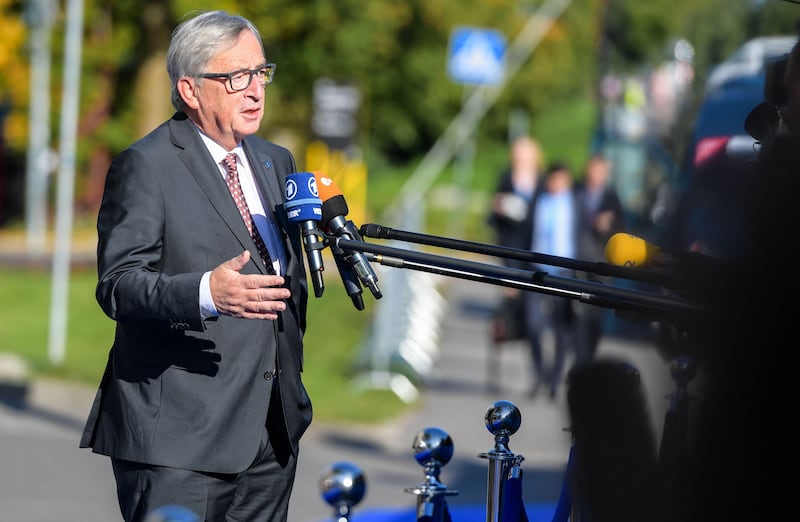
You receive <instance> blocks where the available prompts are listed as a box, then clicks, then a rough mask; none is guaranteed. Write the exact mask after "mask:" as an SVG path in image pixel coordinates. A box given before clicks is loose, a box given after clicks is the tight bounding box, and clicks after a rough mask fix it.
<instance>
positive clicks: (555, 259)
mask: <svg viewBox="0 0 800 522" xmlns="http://www.w3.org/2000/svg"><path fill="white" fill-rule="evenodd" d="M360 232H361V235H362V236H364V237H371V238H374V239H395V240H398V241H405V242H409V243H417V244H421V245H428V246H434V247H441V248H448V249H451V250H461V251H463V252H472V253H474V254H485V255H489V256H494V257H500V258H504V259H515V260H518V261H527V262H530V263H537V264H542V265H550V266H558V267H562V268H569V269H571V270H578V271H581V272H591V273H593V274H597V275H604V276H610V277H617V278H622V279H632V280H635V281H642V282H646V283H655V284H663V285H666V286H671V284H672V283H673V281H672V279H673V278H671V277H670V276H669V274H665V273H661V272H657V271H653V270H643V269H640V268H632V267H627V266H617V265H613V264H610V263H604V262H600V261H597V262H594V261H583V260H580V259H572V258H568V257H559V256H553V255H549V254H542V253H538V252H532V251H530V250H523V249H521V248H509V247H501V246H497V245H487V244H484V243H477V242H474V241H464V240H460V239H452V238H447V237H441V236H432V235H429V234H419V233H416V232H408V231H405V230H397V229H393V228H390V227H385V226H383V225H376V224H371V223H368V224H364V225H361V229H360Z"/></svg>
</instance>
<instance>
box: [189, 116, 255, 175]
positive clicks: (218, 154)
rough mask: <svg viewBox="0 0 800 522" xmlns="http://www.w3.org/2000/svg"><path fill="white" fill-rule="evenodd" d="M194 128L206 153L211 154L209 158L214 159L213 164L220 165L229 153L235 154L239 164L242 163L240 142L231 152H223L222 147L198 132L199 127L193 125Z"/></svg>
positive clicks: (201, 132)
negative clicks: (206, 150)
mask: <svg viewBox="0 0 800 522" xmlns="http://www.w3.org/2000/svg"><path fill="white" fill-rule="evenodd" d="M195 128H196V129H197V132H198V133H199V134H200V138H201V139H202V140H203V144H204V145H205V146H206V148H207V149H208V152H209V153H211V157H212V158H214V163H216V164H217V165H219V164H220V163H222V160H224V159H225V156H227V155H228V154H229V153H231V152H233V153H235V154H236V155H237V156H238V157H239V162H240V163H241V162H242V161H243V160H242V158H244V149H243V148H242V142H239V143H237V144H236V146H235V147H234V148H233V150H225V148H224V147H223V146H222V145H220V144H219V143H217V142H216V141H214V140H212V139H211V138H210V137H208V135H207V134H206V133H204V132H203V131H202V130H200V128H199V127H197V126H196V125H195Z"/></svg>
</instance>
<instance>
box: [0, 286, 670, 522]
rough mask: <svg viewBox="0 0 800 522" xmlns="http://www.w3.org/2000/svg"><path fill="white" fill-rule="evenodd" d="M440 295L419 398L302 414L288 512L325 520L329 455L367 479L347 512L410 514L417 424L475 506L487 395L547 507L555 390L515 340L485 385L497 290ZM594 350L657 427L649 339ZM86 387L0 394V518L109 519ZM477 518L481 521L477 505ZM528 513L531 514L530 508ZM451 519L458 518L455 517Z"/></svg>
mask: <svg viewBox="0 0 800 522" xmlns="http://www.w3.org/2000/svg"><path fill="white" fill-rule="evenodd" d="M444 293H445V297H446V298H447V302H448V307H449V308H448V311H447V312H446V313H445V314H444V324H443V327H442V334H441V354H440V359H439V360H438V362H437V365H436V368H437V369H436V373H435V375H434V376H433V377H432V378H431V380H430V382H428V383H427V386H426V387H425V388H424V389H423V390H422V399H421V403H420V404H419V406H418V407H417V408H416V409H415V410H414V411H412V412H410V413H408V414H407V415H405V416H403V417H401V418H399V419H395V420H393V421H391V422H388V423H386V424H383V425H380V426H377V427H369V428H366V427H361V426H351V427H340V426H331V425H328V424H325V423H322V422H315V423H312V426H311V428H310V429H309V431H308V432H307V434H306V436H305V437H304V439H303V441H302V442H301V455H300V460H299V468H298V473H297V479H296V484H295V488H294V494H293V497H292V500H291V507H290V517H289V518H290V521H291V522H328V521H332V520H334V518H333V508H332V507H331V506H329V505H327V504H326V503H325V501H324V500H323V498H322V496H321V492H320V489H319V480H320V478H321V476H322V473H323V471H324V469H325V468H327V467H328V466H330V465H332V464H333V463H335V462H340V461H346V462H350V463H352V464H355V465H356V466H358V467H360V468H361V470H362V471H363V473H364V476H365V479H366V483H367V487H366V495H365V497H364V499H363V500H362V502H361V503H359V504H358V505H357V506H355V507H354V509H353V516H352V520H353V522H359V520H366V519H367V518H368V516H369V515H370V514H374V513H378V512H380V511H381V510H385V509H386V508H392V509H393V510H396V511H397V512H401V511H403V512H408V513H409V514H412V515H411V516H412V518H410V519H408V520H409V521H410V522H413V520H414V518H413V509H414V507H415V505H416V497H415V496H414V495H413V494H410V493H407V492H406V491H405V490H406V489H407V488H413V487H415V486H417V485H418V484H419V483H420V482H421V481H422V480H423V479H424V473H423V469H422V467H421V466H420V465H419V464H418V463H417V462H416V460H415V458H414V456H413V452H412V442H413V439H414V436H415V435H416V434H417V433H418V432H419V431H421V430H423V429H425V428H428V427H438V428H441V429H443V430H445V431H447V432H448V433H449V434H450V436H451V438H452V440H453V444H454V456H453V458H452V460H451V461H450V462H449V463H448V464H447V465H446V466H445V467H444V468H443V469H442V473H441V476H440V480H441V482H442V483H444V484H445V485H446V486H447V487H448V488H449V489H452V490H457V491H458V494H457V495H455V496H451V497H448V498H447V502H448V505H449V506H451V507H452V508H453V510H457V509H460V508H471V509H472V511H473V512H474V511H475V510H478V511H479V512H481V513H485V511H481V510H483V509H484V508H483V506H485V499H486V476H487V469H488V462H489V461H487V460H486V459H483V458H480V457H479V454H481V453H484V452H486V451H489V450H490V449H492V448H493V447H494V440H493V436H492V434H491V433H489V432H488V430H487V429H486V427H485V424H484V415H485V412H486V410H487V408H488V407H489V406H491V405H492V404H493V403H494V402H495V401H497V400H508V401H511V402H513V403H514V404H515V405H516V406H517V407H518V408H519V409H520V413H521V415H522V424H521V427H520V429H519V431H518V432H517V433H516V434H514V435H513V436H512V437H511V440H510V443H509V447H510V449H511V451H513V452H514V453H515V454H517V455H522V456H523V457H524V461H523V463H522V468H523V471H524V484H523V497H524V500H525V502H526V505H531V506H534V505H540V504H543V505H545V506H548V505H549V504H551V503H553V502H555V500H556V499H557V498H558V494H559V491H560V487H561V481H562V478H563V469H564V465H565V463H566V459H567V455H568V451H569V442H570V441H569V434H568V433H567V432H566V431H564V429H565V428H566V427H567V426H568V419H567V416H566V405H565V400H564V396H563V393H562V394H561V395H559V396H558V397H557V398H556V399H555V400H550V399H548V398H547V397H545V396H541V397H537V398H536V399H528V398H527V397H526V395H525V391H526V390H527V388H528V381H527V378H528V368H529V366H528V365H529V357H528V353H527V347H526V346H524V345H523V344H521V343H516V344H515V343H508V344H507V345H504V346H503V348H502V350H501V353H500V358H501V364H500V375H501V376H502V379H501V382H500V383H499V384H500V389H499V391H493V392H490V391H489V387H488V386H487V385H488V384H489V383H488V382H487V370H486V368H487V357H488V356H489V353H490V345H489V329H488V328H489V324H488V317H489V313H490V311H491V310H492V308H493V307H494V306H495V303H496V302H497V299H498V298H499V289H497V288H496V287H492V286H490V285H486V284H482V283H473V282H467V281H461V280H457V281H456V280H452V281H451V282H449V283H447V286H446V288H445V289H444ZM598 355H599V356H615V357H622V358H625V359H627V360H628V361H629V362H631V363H632V364H633V365H634V366H636V367H637V368H638V369H639V371H640V373H641V375H642V383H643V385H644V386H645V389H646V392H647V393H646V395H647V398H648V401H649V405H650V407H651V414H652V417H653V425H654V428H655V433H660V430H661V423H662V422H663V413H664V411H665V409H666V407H667V405H668V402H667V400H666V399H665V397H666V396H667V395H668V394H669V392H670V391H671V387H672V383H671V382H670V379H669V370H668V363H666V362H664V361H662V360H661V359H660V357H659V355H658V354H657V353H656V351H655V348H654V347H653V346H652V343H651V342H649V341H648V340H647V339H644V340H642V339H641V338H635V337H634V338H631V337H611V336H609V337H607V338H605V339H604V340H603V342H602V344H601V347H600V350H599V354H598ZM93 395H94V389H87V388H83V387H78V386H73V385H65V384H64V383H59V382H53V381H36V382H33V383H31V386H30V389H29V390H28V396H27V400H26V403H25V405H24V406H23V407H15V406H14V405H13V404H8V403H7V402H4V401H0V437H2V439H3V441H4V443H3V444H2V445H0V462H2V463H3V470H4V472H3V473H2V474H0V522H71V521H75V522H110V521H114V520H118V513H117V508H116V501H115V496H114V486H113V477H112V474H111V470H110V465H109V464H108V461H107V459H105V458H104V457H100V456H97V455H93V454H91V453H90V452H88V451H87V450H80V449H78V448H77V441H78V439H79V437H80V432H81V429H82V427H83V421H84V419H85V415H86V412H87V411H88V408H89V405H90V403H91V400H92V398H93ZM312 400H313V397H312ZM454 512H455V511H454ZM530 514H531V513H530V512H529V515H530ZM393 520H394V519H393ZM398 520H399V519H398ZM403 520H406V519H405V518H404V519H403ZM454 520H456V519H455V516H454ZM470 520H471V519H470ZM478 520H485V515H481V518H479V519H478ZM534 520H539V519H538V518H534V517H531V521H532V522H533V521H534ZM541 520H544V519H541ZM456 522H468V520H467V519H465V517H461V518H459V519H457V520H456Z"/></svg>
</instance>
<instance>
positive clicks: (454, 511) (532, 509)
mask: <svg viewBox="0 0 800 522" xmlns="http://www.w3.org/2000/svg"><path fill="white" fill-rule="evenodd" d="M448 509H449V510H450V516H451V518H452V519H453V522H486V506H485V505H483V504H481V505H477V506H448ZM555 509H556V505H555V503H541V504H539V503H533V504H525V513H526V514H527V515H528V520H529V522H551V521H552V520H553V513H555ZM332 520H333V518H332V517H331V518H327V519H322V520H320V522H331V521H332ZM416 520H417V510H416V506H411V507H409V508H408V509H397V508H394V509H388V508H387V509H381V508H373V509H364V510H362V511H359V510H358V509H357V507H356V508H354V509H353V513H352V514H351V515H350V522H416Z"/></svg>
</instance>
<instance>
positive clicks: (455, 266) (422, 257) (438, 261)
mask: <svg viewBox="0 0 800 522" xmlns="http://www.w3.org/2000/svg"><path fill="white" fill-rule="evenodd" d="M325 242H326V243H328V244H331V245H332V248H333V245H335V247H336V248H341V249H343V250H351V251H353V250H354V251H358V252H366V253H367V254H369V255H368V258H369V260H370V261H374V262H377V263H380V264H382V265H386V266H391V267H395V268H410V269H414V270H420V271H424V272H431V273H435V274H440V275H447V276H451V277H456V278H460V279H467V280H472V281H478V282H484V283H490V284H494V285H499V286H507V287H512V288H518V289H521V290H530V291H535V292H540V293H546V294H550V295H556V296H561V297H566V298H569V299H574V300H578V301H581V302H584V303H588V304H593V305H597V306H602V307H604V308H614V309H619V310H631V311H642V310H643V309H644V310H649V311H654V312H658V313H661V314H667V315H671V316H678V317H694V316H696V314H698V313H699V312H702V311H703V309H702V307H700V306H697V305H694V304H692V303H688V302H686V301H681V300H677V299H673V298H670V297H667V296H660V295H654V294H649V293H645V292H640V291H636V290H629V289H622V288H615V287H610V286H607V285H604V284H601V283H595V282H591V281H582V280H577V279H571V278H567V277H559V276H553V275H550V274H548V273H547V272H543V271H536V272H531V271H527V270H522V269H517V268H510V267H504V266H496V265H491V264H487V263H479V262H475V261H466V260H460V259H455V258H451V257H447V256H440V255H434V254H426V253H422V252H414V251H409V250H403V249H399V248H394V247H388V246H384V245H377V244H372V243H366V242H364V241H353V240H348V239H343V238H340V237H334V236H329V235H326V236H325Z"/></svg>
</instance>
